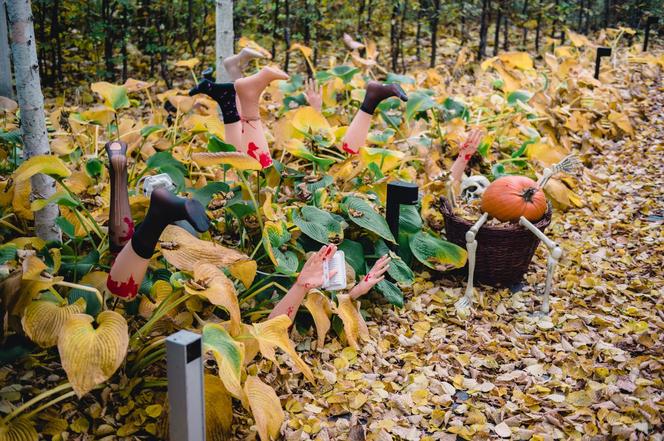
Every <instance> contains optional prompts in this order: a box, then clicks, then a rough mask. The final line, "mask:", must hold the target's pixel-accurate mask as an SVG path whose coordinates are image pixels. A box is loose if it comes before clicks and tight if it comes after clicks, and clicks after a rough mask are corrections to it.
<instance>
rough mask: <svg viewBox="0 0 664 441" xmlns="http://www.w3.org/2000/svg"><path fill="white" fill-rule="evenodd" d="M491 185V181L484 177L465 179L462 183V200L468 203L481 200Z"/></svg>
mask: <svg viewBox="0 0 664 441" xmlns="http://www.w3.org/2000/svg"><path fill="white" fill-rule="evenodd" d="M489 184H490V182H489V180H488V179H487V178H486V177H484V176H482V175H477V176H471V177H469V178H464V180H463V181H461V199H463V200H464V201H466V202H468V201H472V200H474V199H479V198H480V197H481V196H482V194H483V193H484V190H486V188H487V187H488V186H489Z"/></svg>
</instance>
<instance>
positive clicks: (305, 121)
mask: <svg viewBox="0 0 664 441" xmlns="http://www.w3.org/2000/svg"><path fill="white" fill-rule="evenodd" d="M291 124H292V125H293V127H295V129H296V130H299V131H300V132H301V133H304V134H309V135H312V136H316V135H320V136H322V137H323V138H325V139H328V140H332V139H334V134H333V133H332V128H331V127H330V123H329V122H327V119H325V117H324V116H323V115H322V114H321V113H320V112H318V111H316V109H314V108H313V107H311V106H304V107H300V108H298V109H297V110H296V111H295V113H294V115H293V119H292V120H291Z"/></svg>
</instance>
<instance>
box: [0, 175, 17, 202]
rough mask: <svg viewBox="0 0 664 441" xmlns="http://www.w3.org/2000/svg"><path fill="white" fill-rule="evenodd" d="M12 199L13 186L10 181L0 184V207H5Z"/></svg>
mask: <svg viewBox="0 0 664 441" xmlns="http://www.w3.org/2000/svg"><path fill="white" fill-rule="evenodd" d="M13 199H14V185H13V182H12V181H9V180H7V181H2V182H0V207H7V206H9V204H11V203H12V200H13Z"/></svg>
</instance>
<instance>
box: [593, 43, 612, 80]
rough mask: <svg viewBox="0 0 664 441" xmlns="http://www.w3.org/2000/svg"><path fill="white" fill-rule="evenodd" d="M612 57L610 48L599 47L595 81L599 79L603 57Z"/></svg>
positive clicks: (596, 58) (596, 57)
mask: <svg viewBox="0 0 664 441" xmlns="http://www.w3.org/2000/svg"><path fill="white" fill-rule="evenodd" d="M609 56H611V48H610V47H598V48H597V55H596V56H595V79H596V80H597V79H599V65H600V63H601V62H602V57H609Z"/></svg>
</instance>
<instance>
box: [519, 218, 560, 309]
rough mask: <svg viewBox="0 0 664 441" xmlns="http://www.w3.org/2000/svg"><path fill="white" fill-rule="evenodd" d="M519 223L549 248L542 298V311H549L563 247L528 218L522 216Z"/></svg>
mask: <svg viewBox="0 0 664 441" xmlns="http://www.w3.org/2000/svg"><path fill="white" fill-rule="evenodd" d="M519 223H520V224H521V225H523V226H524V227H526V228H528V229H529V230H530V231H531V232H532V233H533V234H534V235H535V236H537V237H538V238H539V239H540V240H541V241H542V242H544V245H546V247H547V248H548V249H549V257H548V259H547V261H546V284H545V285H544V298H543V299H542V313H543V314H548V313H549V294H550V293H551V285H552V284H553V272H554V270H555V268H556V265H557V264H558V261H559V260H560V258H561V257H562V255H563V249H562V248H560V247H559V246H558V244H556V243H555V242H554V241H552V240H551V239H549V238H548V237H546V236H545V235H544V233H542V231H540V230H539V228H537V227H536V226H535V225H533V224H532V223H531V222H530V221H529V220H528V219H526V218H525V217H523V216H521V219H519Z"/></svg>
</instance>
